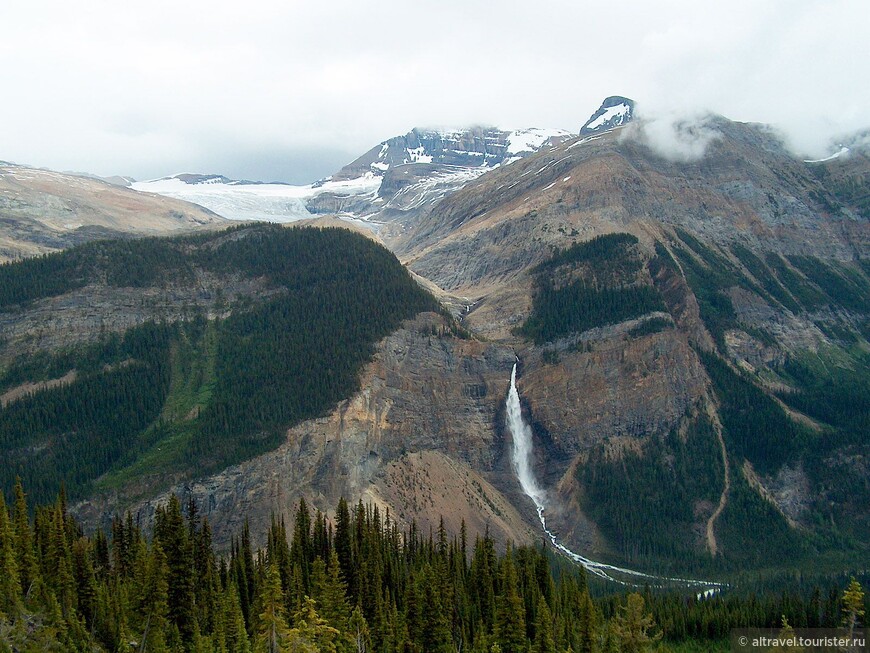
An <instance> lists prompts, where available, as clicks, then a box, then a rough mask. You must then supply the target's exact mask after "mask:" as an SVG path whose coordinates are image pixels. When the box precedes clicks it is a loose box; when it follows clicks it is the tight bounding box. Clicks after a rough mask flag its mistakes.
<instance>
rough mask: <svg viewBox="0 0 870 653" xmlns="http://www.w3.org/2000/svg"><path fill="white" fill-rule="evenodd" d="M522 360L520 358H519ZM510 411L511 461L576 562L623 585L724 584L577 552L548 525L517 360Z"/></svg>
mask: <svg viewBox="0 0 870 653" xmlns="http://www.w3.org/2000/svg"><path fill="white" fill-rule="evenodd" d="M517 360H518V361H519V359H517ZM505 408H506V413H507V425H508V429H509V430H510V432H511V437H512V439H513V446H512V448H511V462H512V463H513V467H514V471H515V472H516V474H517V479H518V480H519V482H520V487H522V488H523V492H525V493H526V495H527V496H528V497H529V498H530V499H531V500H532V502H533V503H534V504H535V508H536V509H537V511H538V519H539V520H540V521H541V528H543V529H544V532H545V533H546V534H547V537H549V538H550V541H551V542H552V543H553V546H555V547H556V548H557V549H558V550H559V551H561V552H562V553H564V554H565V555H566V556H568V557H569V558H570V559H571V560H573V561H574V562H577V563H579V564H581V565H583V566H584V567H585V568H586V569H587V570H588V571H589V572H590V573H592V574H595V575H596V576H599V577H600V578H604V579H606V580H611V581H613V582H615V583H620V584H621V585H638V584H640V583H645V584H647V583H648V584H651V585H655V586H662V585H663V584H674V583H676V584H680V585H688V586H696V587H706V588H709V589H708V590H707V591H706V592H704V593H705V594H706V593H707V592H711V591H712V592H715V591H718V590H719V589H720V588H721V587H722V585H721V584H720V583H713V582H709V581H703V580H694V579H691V578H670V577H667V576H655V575H653V574H645V573H643V572H641V571H635V570H634V569H626V568H624V567H616V566H614V565H608V564H605V563H603V562H596V561H595V560H590V559H589V558H586V557H584V556H581V555H580V554H579V553H575V552H574V551H572V550H571V549H569V548H568V547H566V546H565V545H564V544H562V543H561V542H559V540H558V538H557V537H556V534H555V533H553V532H552V531H551V530H550V529H549V528H547V519H546V517H545V516H544V508H545V507H546V504H547V492H546V490H544V489H543V488H541V487H540V486H539V485H538V481H537V479H536V478H535V474H534V472H533V471H532V462H531V461H532V446H533V445H532V429H531V428H530V427H529V425H528V424H526V422H525V420H524V419H523V413H522V407H521V405H520V394H519V392H517V364H516V363H514V367H513V370H512V371H511V387H510V390H508V396H507V401H506V403H505Z"/></svg>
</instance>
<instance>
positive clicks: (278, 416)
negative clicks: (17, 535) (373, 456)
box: [0, 226, 439, 501]
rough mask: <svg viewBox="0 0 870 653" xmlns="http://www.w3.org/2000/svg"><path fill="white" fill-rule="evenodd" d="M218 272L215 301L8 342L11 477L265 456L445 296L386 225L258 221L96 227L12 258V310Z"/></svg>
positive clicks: (86, 488)
mask: <svg viewBox="0 0 870 653" xmlns="http://www.w3.org/2000/svg"><path fill="white" fill-rule="evenodd" d="M207 277H211V278H216V279H217V280H218V283H217V285H218V296H217V297H216V298H214V300H213V301H212V303H211V305H210V306H208V307H202V306H197V305H196V304H192V305H188V306H184V307H182V309H181V313H180V314H179V315H174V316H169V317H167V316H165V315H161V314H160V313H158V312H156V311H155V313H154V314H153V315H152V316H149V315H148V313H147V311H146V312H145V317H146V318H147V320H146V321H144V322H143V323H141V324H139V325H138V326H133V327H132V328H128V329H125V330H104V331H100V330H95V331H96V332H93V333H90V334H87V335H88V337H89V338H90V339H89V340H86V341H83V342H80V343H78V344H68V345H63V344H61V345H60V346H58V347H54V348H39V347H35V348H32V349H31V350H29V351H28V347H27V344H26V343H27V342H28V341H26V340H25V341H22V342H24V343H25V345H24V346H23V347H19V346H16V345H18V344H19V343H9V342H7V343H4V344H5V345H6V346H5V347H4V348H3V353H4V355H5V357H4V360H3V366H2V368H0V394H2V395H3V404H2V408H0V452H2V456H3V459H4V461H5V462H6V464H5V465H3V467H2V469H0V488H2V490H3V491H4V492H7V493H8V492H9V491H11V488H12V484H13V482H14V479H15V477H16V475H18V476H21V478H22V479H24V481H25V483H26V484H27V486H28V487H29V488H30V489H31V492H32V494H33V496H34V497H35V498H36V499H37V500H40V501H42V500H45V499H47V498H49V497H50V496H52V495H53V494H54V492H55V490H56V487H57V484H58V483H59V482H65V483H66V487H67V491H68V493H69V495H70V497H82V496H85V495H87V494H88V493H90V492H92V491H93V490H94V489H95V488H117V487H120V486H122V485H124V484H125V483H128V482H130V481H132V480H135V479H136V478H138V477H141V476H144V475H153V474H154V473H155V472H160V473H166V472H167V471H176V472H179V473H183V472H185V471H191V470H196V472H197V473H200V474H201V473H206V472H208V471H211V470H215V469H218V468H221V467H225V466H227V465H229V464H232V463H234V462H238V461H240V460H244V459H246V458H250V457H252V456H254V455H256V454H258V453H261V452H263V451H266V450H269V449H270V448H273V447H275V446H276V445H277V444H278V443H279V442H281V440H282V436H283V433H284V432H285V431H286V429H287V428H288V427H289V426H291V425H292V424H294V423H296V422H299V421H301V420H304V419H310V418H312V417H317V416H319V415H321V414H323V413H324V412H325V411H328V410H329V409H330V408H331V407H332V406H333V405H334V404H335V403H336V402H337V401H338V400H340V399H343V398H345V397H348V396H349V395H350V394H352V393H353V392H354V391H355V390H356V388H357V387H358V383H359V381H358V374H359V370H360V368H361V366H362V365H363V364H364V363H365V362H366V361H367V360H368V359H369V357H370V356H371V354H372V352H373V345H374V343H376V342H377V341H378V340H379V339H380V338H382V337H384V336H385V335H387V334H388V333H390V332H391V331H392V330H394V329H396V328H397V327H398V326H399V324H400V323H401V322H402V320H404V319H407V318H410V317H412V316H414V315H415V314H417V313H418V312H420V311H424V310H432V311H437V310H439V306H438V304H437V302H435V300H434V299H432V297H431V296H429V295H428V294H427V293H425V292H424V291H423V290H421V289H420V288H419V286H418V285H417V284H416V283H415V282H414V281H413V280H412V279H411V277H410V276H409V274H408V273H407V272H406V271H405V270H404V269H403V268H402V266H401V265H400V264H399V263H398V261H397V260H396V259H395V257H393V255H392V254H390V253H389V252H388V251H387V250H386V249H384V248H383V247H381V246H379V245H377V244H375V243H374V242H373V241H371V240H370V239H367V238H364V237H362V236H360V235H357V234H354V233H351V232H349V231H347V230H343V229H323V230H321V229H282V228H280V227H272V226H256V227H240V228H236V229H232V230H229V231H226V232H221V233H219V234H210V235H204V236H193V237H186V238H176V239H156V238H155V239H144V240H135V241H105V242H97V243H90V244H87V245H84V246H82V247H78V248H74V249H70V250H67V251H64V252H62V253H58V254H52V255H49V256H44V257H40V258H35V259H29V260H26V261H22V262H20V263H15V264H7V265H3V266H0V311H2V312H3V313H5V316H6V317H7V318H8V319H10V320H14V319H15V316H16V315H18V314H26V313H27V311H28V310H31V308H33V307H39V306H40V302H45V301H51V300H52V299H53V298H57V297H62V296H64V295H65V293H71V292H73V291H78V292H85V291H87V290H88V289H90V288H110V289H112V288H116V289H118V291H119V292H120V293H121V294H123V293H124V292H128V291H127V290H126V289H130V290H129V292H131V293H132V292H135V290H136V289H144V290H145V291H147V292H151V289H153V288H157V289H160V292H163V293H164V294H170V295H171V294H172V293H179V294H181V293H182V292H184V291H185V289H189V288H191V289H193V292H194V299H195V298H196V297H195V293H196V289H197V288H198V287H200V285H201V284H202V283H203V282H202V280H203V279H204V278H207ZM239 278H242V279H252V280H256V281H257V283H258V284H259V288H260V289H261V290H260V292H259V293H253V294H247V295H241V294H236V295H235V296H234V295H233V294H231V292H230V289H231V288H232V287H233V286H234V285H238V284H239V281H238V279H239ZM221 280H225V281H221ZM221 284H224V285H225V287H226V288H227V289H228V290H227V294H226V295H225V296H224V295H223V294H222V293H221ZM77 289H78V290H77ZM200 292H204V291H200ZM143 301H144V300H143ZM95 310H97V309H95ZM109 310H111V307H110V308H109ZM0 317H2V314H0ZM22 349H24V351H23V352H22V351H21V350H22Z"/></svg>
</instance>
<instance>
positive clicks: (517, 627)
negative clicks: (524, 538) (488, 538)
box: [495, 547, 527, 653]
mask: <svg viewBox="0 0 870 653" xmlns="http://www.w3.org/2000/svg"><path fill="white" fill-rule="evenodd" d="M501 590H502V592H501V596H500V597H499V598H498V610H497V615H496V623H495V636H496V641H497V642H498V645H499V646H500V647H501V650H502V653H524V651H525V650H526V642H527V639H526V620H525V608H524V606H523V599H522V597H521V596H520V594H519V589H518V587H517V573H516V567H515V566H514V562H513V553H512V552H511V549H510V547H508V550H507V552H506V553H505V557H504V559H503V560H502V576H501Z"/></svg>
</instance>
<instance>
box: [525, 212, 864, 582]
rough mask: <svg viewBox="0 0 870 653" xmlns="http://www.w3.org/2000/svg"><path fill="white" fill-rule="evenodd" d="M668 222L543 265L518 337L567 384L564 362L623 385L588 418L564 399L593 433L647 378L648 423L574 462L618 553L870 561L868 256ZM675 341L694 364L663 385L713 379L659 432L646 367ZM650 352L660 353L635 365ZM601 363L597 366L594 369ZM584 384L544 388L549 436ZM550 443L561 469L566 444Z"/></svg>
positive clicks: (747, 561) (702, 563) (724, 562)
mask: <svg viewBox="0 0 870 653" xmlns="http://www.w3.org/2000/svg"><path fill="white" fill-rule="evenodd" d="M665 233H666V235H665V236H663V237H662V238H661V239H660V240H656V241H654V242H653V243H652V244H651V245H652V246H649V245H648V246H647V247H646V248H644V247H643V246H642V245H641V243H640V240H639V239H638V238H637V237H635V236H634V235H632V234H629V233H615V234H605V235H601V236H597V237H595V238H592V239H590V240H587V241H582V242H579V243H575V244H572V245H570V246H568V247H566V248H564V249H555V250H554V251H553V252H552V254H551V255H550V257H548V258H547V259H545V260H544V261H543V262H541V263H539V264H537V265H535V266H533V267H532V268H530V270H529V273H530V276H531V279H532V282H533V283H532V295H531V300H532V301H531V310H530V313H529V315H528V317H527V318H526V320H525V322H524V323H523V325H522V326H521V327H520V328H518V329H516V330H515V332H516V333H517V334H518V335H521V336H523V337H525V338H526V339H527V340H529V341H531V342H533V343H534V345H535V346H536V350H537V351H539V352H540V353H539V354H537V356H539V357H540V358H539V360H540V364H542V365H543V367H541V368H540V369H538V370H534V371H532V372H531V375H532V376H533V377H534V376H542V377H545V376H546V375H547V374H551V375H552V376H553V378H555V379H560V381H561V379H562V378H563V376H562V374H560V372H559V371H557V370H558V366H559V365H564V366H565V369H567V370H573V371H574V374H576V375H577V376H580V377H583V376H587V375H589V376H591V378H590V379H589V381H588V382H587V383H586V384H585V385H584V384H582V383H578V389H579V390H580V392H586V391H587V389H588V388H590V387H591V388H593V389H596V388H600V387H601V386H600V385H597V384H600V383H601V381H600V380H599V379H600V377H604V378H605V379H607V378H620V376H621V378H622V379H624V380H625V384H624V387H623V386H621V385H620V386H617V389H613V390H611V391H610V392H611V393H612V394H611V397H612V402H611V403H608V404H605V406H604V407H603V408H598V409H597V410H596V411H595V412H593V413H591V414H589V415H587V416H586V418H585V420H578V419H577V418H576V417H575V418H573V420H564V421H563V419H564V418H562V417H561V415H564V414H570V413H568V411H567V410H566V409H564V408H563V409H562V412H561V415H560V414H558V413H557V414H556V415H555V420H557V424H558V426H559V427H561V428H564V429H566V430H569V432H575V433H581V434H582V433H583V432H584V429H585V428H589V427H588V426H587V424H589V423H595V422H596V421H598V420H599V419H600V415H601V413H605V414H608V413H611V414H612V413H614V412H619V411H625V410H626V399H625V394H627V393H629V392H632V391H634V390H635V389H636V388H640V389H641V390H640V392H639V394H640V396H639V399H640V400H641V401H642V402H643V403H642V408H639V410H640V411H641V412H640V415H639V416H638V418H637V420H636V422H635V423H633V424H629V425H627V427H625V428H624V429H623V430H622V431H617V432H616V433H614V432H612V431H611V432H609V433H606V434H605V435H604V437H603V438H602V439H601V440H600V441H593V442H590V443H589V444H588V445H587V446H586V447H582V448H580V456H579V458H578V459H577V460H578V463H577V465H576V467H575V468H574V470H573V472H571V471H569V472H568V473H570V474H571V475H572V476H573V478H572V479H571V481H572V482H573V483H576V487H577V488H578V492H577V494H576V497H577V501H578V503H579V505H580V507H581V509H582V510H583V511H584V514H585V515H586V516H588V517H589V518H591V519H592V520H593V521H594V523H595V524H596V526H597V527H598V528H599V529H600V532H601V533H602V534H603V536H604V538H605V540H606V542H607V544H606V546H607V548H608V549H609V551H610V553H611V554H612V555H615V556H617V559H619V560H622V561H625V562H626V563H627V564H634V565H640V566H641V567H643V568H664V569H670V570H671V571H673V572H679V571H683V572H684V571H685V570H686V569H689V568H694V569H696V570H698V571H701V570H706V571H708V572H709V571H713V570H720V571H721V570H726V569H745V568H749V567H755V568H757V567H762V566H765V565H769V564H771V562H772V561H776V560H777V559H778V556H779V555H780V553H781V552H782V551H789V552H790V557H789V561H790V562H791V563H793V564H796V565H804V564H809V563H810V561H813V563H814V564H825V565H830V567H831V568H832V569H835V568H837V566H838V565H840V564H842V562H841V561H842V560H843V559H847V560H848V559H857V558H860V557H863V556H866V551H867V548H866V547H867V541H868V539H867V538H868V536H870V522H868V514H867V509H866V506H867V505H870V486H868V469H867V466H866V461H867V446H868V444H867V434H868V433H870V358H868V344H867V338H868V331H867V325H868V323H870V322H868V319H870V315H868V312H867V310H868V303H867V298H868V297H870V279H868V277H867V273H866V261H863V260H859V261H854V262H846V261H830V260H828V261H822V260H820V259H817V258H813V257H809V256H781V255H779V254H776V253H773V252H768V253H766V254H758V253H756V252H754V251H752V250H751V249H750V248H748V247H746V246H744V245H742V244H740V243H737V242H735V243H732V244H730V246H729V247H727V248H722V247H719V246H717V245H715V244H714V243H710V242H703V241H702V240H701V239H699V238H698V237H696V236H695V235H693V234H692V233H690V232H689V231H688V230H686V229H683V228H681V227H676V228H675V229H674V230H673V232H665ZM693 303H694V305H695V306H697V309H694V310H697V314H694V315H693V312H692V311H693ZM695 315H697V317H695ZM707 334H709V335H707ZM673 340H678V341H683V342H684V343H685V344H684V345H683V346H685V347H686V348H687V349H686V355H687V356H688V357H690V360H694V361H697V362H696V363H693V364H691V365H686V364H685V363H683V367H682V368H681V369H680V372H676V371H672V370H666V369H663V370H662V372H663V374H665V375H667V376H665V378H666V379H668V380H667V381H666V383H668V384H671V385H669V386H667V387H669V388H670V391H671V392H672V393H673V392H684V391H685V390H684V386H683V385H682V381H681V380H680V378H679V375H686V376H690V375H691V374H693V373H695V370H697V373H699V374H702V375H703V378H704V379H705V381H704V384H705V386H704V388H703V389H702V391H701V392H700V393H698V396H696V397H695V398H693V399H691V400H689V401H687V402H686V404H685V405H684V407H683V408H682V409H681V411H680V412H681V413H682V414H680V413H676V414H675V415H674V417H672V418H671V419H672V421H671V423H670V424H669V425H668V426H667V428H661V427H659V430H658V432H656V426H655V422H654V420H652V419H650V417H649V416H648V411H649V406H650V405H652V404H654V402H655V401H657V400H658V399H657V398H656V395H657V393H658V392H659V388H660V387H661V386H659V388H657V387H653V386H650V387H646V386H643V385H640V384H642V383H643V381H639V380H638V379H644V378H645V377H647V376H649V375H651V374H652V373H653V370H654V365H655V361H656V360H657V359H659V358H660V357H661V356H662V355H663V354H665V353H666V352H667V351H668V348H667V347H668V345H666V343H667V342H668V341H673ZM599 348H600V349H601V353H600V354H599V353H598V351H597V350H598V349H599ZM639 349H640V350H642V351H643V350H646V351H648V352H649V354H648V355H646V357H645V358H644V359H643V360H642V362H641V363H636V362H634V361H631V359H630V357H632V356H637V353H636V352H637V351H638V350H639ZM613 352H621V353H619V354H618V355H617V354H614V353H613ZM537 356H536V355H532V356H528V357H529V358H530V359H531V360H532V361H534V362H537V360H538V358H537ZM626 359H628V361H629V362H627V363H626V364H625V366H624V370H623V371H622V372H621V373H620V375H617V374H616V373H615V372H613V368H619V367H620V364H619V363H621V362H622V361H623V360H626ZM598 366H603V367H604V369H603V371H602V372H601V373H600V376H596V374H598V373H595V372H589V371H588V370H590V369H591V370H595V368H596V367H598ZM695 366H696V367H695ZM550 369H552V370H553V371H551V372H548V371H547V370H550ZM560 381H554V382H553V384H555V385H559V384H560ZM535 382H536V381H532V383H533V384H534V383H535ZM634 383H637V384H638V385H633V384H634ZM534 391H535V390H534V386H533V389H532V392H534ZM564 396H567V400H566V399H565V398H564ZM571 396H572V392H571V391H565V392H564V395H563V393H556V392H553V393H550V392H549V391H548V394H547V402H544V403H543V404H542V403H540V402H539V403H538V404H535V405H533V406H532V410H533V414H534V415H535V418H536V419H538V420H539V422H538V427H539V431H540V439H541V442H542V443H544V446H546V443H547V441H548V439H549V438H552V437H553V436H552V433H553V431H554V430H555V428H554V427H553V425H552V423H549V424H548V423H547V422H546V420H545V416H549V417H550V418H551V419H552V418H553V413H552V412H550V411H549V403H550V402H553V401H559V403H560V404H564V405H566V406H572V405H573V404H572V399H571ZM668 400H671V401H672V399H671V398H670V397H667V398H666V399H665V401H668ZM674 412H676V411H674ZM535 413H537V414H535ZM577 422H580V423H579V424H578V423H577ZM583 422H585V424H584V423H583ZM563 442H564V441H563ZM559 446H561V447H565V446H566V445H565V444H560V445H559ZM549 455H550V460H551V461H553V463H551V464H558V461H560V460H564V459H565V458H566V457H568V455H569V454H567V453H566V452H564V451H560V450H559V448H554V450H553V451H551V452H550V454H549ZM568 469H569V470H570V469H571V468H570V467H569V468H568ZM758 524H764V525H765V527H764V528H763V529H757V528H755V527H754V526H753V525H758ZM711 554H712V555H711ZM856 556H857V557H856ZM821 561H824V562H823V563H822V562H821Z"/></svg>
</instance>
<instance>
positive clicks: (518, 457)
mask: <svg viewBox="0 0 870 653" xmlns="http://www.w3.org/2000/svg"><path fill="white" fill-rule="evenodd" d="M506 409H507V421H508V428H509V429H510V432H511V435H512V436H513V448H512V452H511V453H512V455H511V462H512V463H513V466H514V471H515V472H516V473H517V478H518V479H519V481H520V486H521V487H522V488H523V492H525V493H526V495H527V496H528V497H529V498H530V499H531V500H532V501H533V502H534V503H535V507H536V508H537V509H538V514H541V513H542V511H543V509H544V502H545V501H546V493H545V492H544V491H543V490H542V489H541V488H540V486H539V485H538V481H537V479H535V474H534V472H533V471H532V429H531V428H529V425H528V424H526V422H525V420H523V412H522V407H521V405H520V393H519V392H517V364H516V363H514V369H513V371H511V388H510V391H509V392H508V397H507V404H506Z"/></svg>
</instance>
